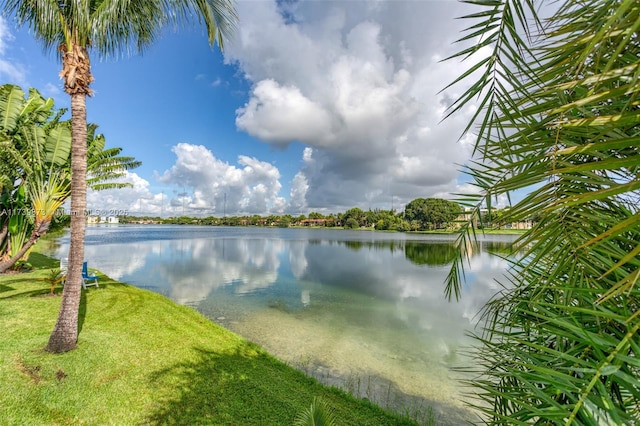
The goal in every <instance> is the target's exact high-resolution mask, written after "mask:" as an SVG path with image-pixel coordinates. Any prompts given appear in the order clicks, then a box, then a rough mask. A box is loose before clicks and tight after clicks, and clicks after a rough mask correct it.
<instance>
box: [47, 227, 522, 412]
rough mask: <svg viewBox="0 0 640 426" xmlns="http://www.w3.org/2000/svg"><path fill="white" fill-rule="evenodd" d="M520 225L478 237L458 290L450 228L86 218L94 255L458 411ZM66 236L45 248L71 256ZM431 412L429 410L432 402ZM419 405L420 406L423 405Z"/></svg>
mask: <svg viewBox="0 0 640 426" xmlns="http://www.w3.org/2000/svg"><path fill="white" fill-rule="evenodd" d="M515 238H516V237H515V236H509V235H487V236H483V237H482V244H481V247H480V250H478V251H477V252H476V253H474V255H473V257H472V259H471V262H470V265H469V266H468V268H467V282H466V284H465V286H464V288H463V292H462V299H461V300H460V301H459V302H447V301H446V300H445V297H444V280H445V277H446V274H447V272H448V269H449V262H450V261H451V256H452V255H453V245H452V242H453V239H454V237H453V236H449V235H432V234H431V235H425V234H404V233H381V232H370V231H347V230H323V229H289V228H283V229H280V228H242V227H205V226H168V225H139V226H138V225H95V226H88V227H87V234H86V248H85V258H86V260H87V261H88V262H89V266H90V267H91V268H96V269H99V270H100V271H102V272H103V273H105V274H107V275H108V276H110V277H112V278H113V279H116V280H120V281H123V282H126V283H129V284H132V285H135V286H138V287H142V288H146V289H149V290H152V291H155V292H158V293H161V294H163V295H165V296H167V297H169V298H171V299H173V300H174V301H176V302H177V303H181V304H184V305H189V306H192V307H193V308H195V309H197V310H198V311H200V312H202V313H203V314H204V315H206V316H207V317H208V318H210V319H211V320H213V321H215V322H217V323H219V324H221V325H223V326H224V327H226V328H228V329H230V330H232V331H234V332H236V333H238V334H240V335H242V336H244V337H245V338H247V339H248V340H251V341H253V342H256V343H258V344H259V345H261V346H262V347H264V348H265V349H267V350H268V351H269V352H270V353H271V354H273V355H274V356H276V357H278V358H280V359H281V360H283V361H285V362H287V363H288V364H290V365H292V366H294V367H296V368H298V369H301V370H303V371H305V372H306V373H308V374H310V375H313V376H315V377H316V378H318V379H319V380H321V381H323V382H324V383H327V384H331V385H335V386H338V387H342V388H344V389H345V390H348V391H350V392H352V393H354V394H356V395H358V396H360V397H365V398H368V399H370V400H372V401H374V402H376V403H378V404H379V405H381V406H383V407H386V408H391V409H396V410H400V411H401V412H405V411H411V410H413V411H415V412H416V413H418V414H419V413H420V412H421V411H422V412H424V411H428V410H429V409H428V408H427V407H432V408H433V412H434V414H435V415H436V418H437V419H438V424H463V423H464V421H465V420H468V419H472V418H473V417H472V414H471V413H470V412H469V411H468V410H467V409H466V408H465V406H464V404H463V392H465V391H468V389H463V388H462V386H461V385H460V384H459V382H458V379H459V378H460V374H461V373H457V372H454V371H452V370H451V367H452V366H458V365H461V364H464V362H465V356H464V355H462V353H461V352H462V351H463V350H464V349H465V347H466V346H468V345H469V344H470V343H471V339H470V338H469V337H467V335H466V333H467V332H468V331H470V330H472V329H473V328H474V326H475V325H476V323H477V321H478V318H477V314H478V312H479V311H480V309H481V308H482V306H483V305H484V303H485V302H486V301H487V300H488V299H489V298H490V297H491V296H492V295H493V294H494V293H495V292H496V291H498V290H499V288H500V287H499V285H498V284H497V283H496V282H495V278H496V277H499V276H500V275H501V273H502V272H503V271H504V270H505V268H506V266H507V265H506V262H505V261H504V260H502V259H501V258H499V257H497V256H494V255H491V254H490V252H491V251H493V250H496V249H502V248H505V247H507V246H508V245H509V244H510V243H511V242H512V241H514V240H515ZM68 245H69V238H68V236H64V237H61V238H59V239H57V243H56V244H55V246H54V247H53V248H52V249H51V252H50V253H48V254H50V255H53V256H56V257H58V258H60V257H66V255H67V254H66V253H67V252H68ZM427 414H428V413H427ZM416 416H417V417H419V415H416Z"/></svg>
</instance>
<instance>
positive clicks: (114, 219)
mask: <svg viewBox="0 0 640 426" xmlns="http://www.w3.org/2000/svg"><path fill="white" fill-rule="evenodd" d="M87 223H90V224H96V223H120V219H119V218H118V216H87Z"/></svg>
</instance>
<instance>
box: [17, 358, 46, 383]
mask: <svg viewBox="0 0 640 426" xmlns="http://www.w3.org/2000/svg"><path fill="white" fill-rule="evenodd" d="M16 364H17V366H18V370H20V371H21V372H22V373H23V374H25V375H26V376H27V377H29V379H31V381H32V382H33V383H35V384H38V383H40V382H41V381H42V380H43V379H42V376H41V375H40V370H41V369H42V367H40V366H39V365H29V364H27V363H25V362H24V360H23V359H22V357H20V356H16Z"/></svg>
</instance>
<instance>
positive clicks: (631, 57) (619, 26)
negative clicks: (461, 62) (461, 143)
mask: <svg viewBox="0 0 640 426" xmlns="http://www.w3.org/2000/svg"><path fill="white" fill-rule="evenodd" d="M471 3H476V4H477V8H478V10H477V11H476V12H474V13H473V14H471V15H468V16H466V17H465V18H466V19H468V20H471V21H472V24H471V25H470V26H469V28H468V30H467V35H465V36H463V37H462V39H461V42H463V43H466V42H472V43H473V45H472V46H471V47H468V48H463V49H462V50H461V51H460V52H459V53H458V54H457V55H455V56H454V57H455V58H463V59H467V60H472V61H475V62H473V63H472V65H470V66H469V68H468V71H466V72H464V73H463V74H462V75H461V76H460V77H459V78H458V79H457V80H456V81H455V82H454V83H453V84H456V83H458V82H460V81H469V80H470V81H471V82H470V84H469V89H467V90H466V91H465V92H464V93H463V95H462V96H461V97H460V98H459V100H458V101H457V102H456V103H455V104H454V105H453V106H452V108H451V111H450V113H451V114H454V113H456V112H457V111H460V110H461V109H462V108H465V107H467V106H468V105H469V103H470V102H475V101H477V102H478V103H479V105H480V108H478V109H477V112H476V113H475V116H474V117H473V120H471V121H470V123H469V127H468V128H467V129H466V130H468V131H470V130H471V129H473V131H474V132H475V133H476V136H477V139H476V151H475V152H476V159H475V161H474V162H473V163H472V164H471V166H470V167H469V169H468V172H469V174H470V176H471V177H472V178H473V179H474V180H475V185H476V186H477V187H478V189H479V190H480V192H481V193H480V195H476V196H468V197H466V198H465V199H464V201H465V202H466V204H467V205H468V206H471V207H473V208H474V209H475V216H476V218H479V216H480V208H481V207H489V208H490V207H491V202H492V200H493V199H495V197H497V196H499V195H505V194H506V195H509V194H512V193H513V192H514V191H520V192H522V193H524V194H526V195H524V196H523V199H522V200H521V201H519V202H517V203H515V205H513V206H512V208H510V209H508V210H507V211H506V212H505V217H504V218H503V219H502V220H505V221H517V220H522V219H526V218H527V217H531V216H532V215H534V214H536V215H537V217H538V219H539V220H538V222H537V223H536V224H535V225H534V227H533V229H531V230H530V231H528V232H527V233H526V234H524V235H523V236H522V237H521V238H520V239H519V240H518V241H517V243H516V247H515V249H516V250H520V252H517V251H514V253H516V254H514V255H513V260H512V268H511V269H510V270H509V272H508V274H506V276H505V279H504V289H503V290H502V291H501V292H500V293H499V294H497V295H496V296H495V297H494V299H493V300H492V301H491V302H490V303H489V304H487V306H486V307H485V308H484V317H483V319H484V323H483V329H481V330H480V331H479V332H478V335H477V339H478V342H479V343H480V349H479V351H478V352H477V353H476V354H475V357H476V362H475V363H474V365H476V367H475V368H474V369H473V371H474V373H476V375H475V377H476V379H473V380H472V381H471V383H470V384H471V385H472V386H474V388H475V389H476V390H478V392H479V395H478V398H479V401H477V403H476V406H477V408H478V409H479V410H480V411H481V412H482V413H484V421H486V422H487V423H489V424H534V423H535V424H554V425H555V424H566V425H568V424H579V425H597V424H637V423H639V422H640V382H639V381H638V376H639V375H640V361H639V360H640V332H639V330H640V311H639V309H640V286H639V285H638V282H639V281H640V243H639V242H640V155H639V154H640V108H639V105H640V61H639V60H638V58H639V57H640V7H638V2H637V0H587V1H581V2H575V1H571V0H565V1H562V2H559V3H554V4H553V5H551V6H550V5H548V6H547V7H555V8H556V10H548V9H543V11H544V15H545V16H548V18H542V17H541V15H540V12H539V10H538V6H539V5H538V3H537V2H533V1H522V0H520V1H518V0H502V1H484V0H482V1H473V2H471ZM487 51H488V52H489V54H486V52H487ZM474 234H475V229H474V220H473V219H472V220H470V221H469V222H468V223H467V225H466V226H464V227H463V229H462V231H461V234H460V235H459V239H458V253H457V258H456V261H455V262H454V264H453V267H452V268H451V270H450V273H449V277H448V280H447V294H448V295H449V296H450V297H451V296H452V295H455V297H456V298H457V297H460V284H461V281H462V279H463V276H464V275H463V272H464V271H463V265H464V261H465V258H466V257H467V253H468V252H469V250H470V249H472V248H473V246H474Z"/></svg>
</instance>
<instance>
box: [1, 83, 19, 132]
mask: <svg viewBox="0 0 640 426" xmlns="http://www.w3.org/2000/svg"><path fill="white" fill-rule="evenodd" d="M23 106H24V92H23V91H22V89H21V88H20V87H18V86H15V85H13V84H4V85H2V86H0V129H2V130H4V131H5V132H11V133H13V132H15V128H16V123H17V121H18V117H19V116H20V113H21V111H22V108H23Z"/></svg>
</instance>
